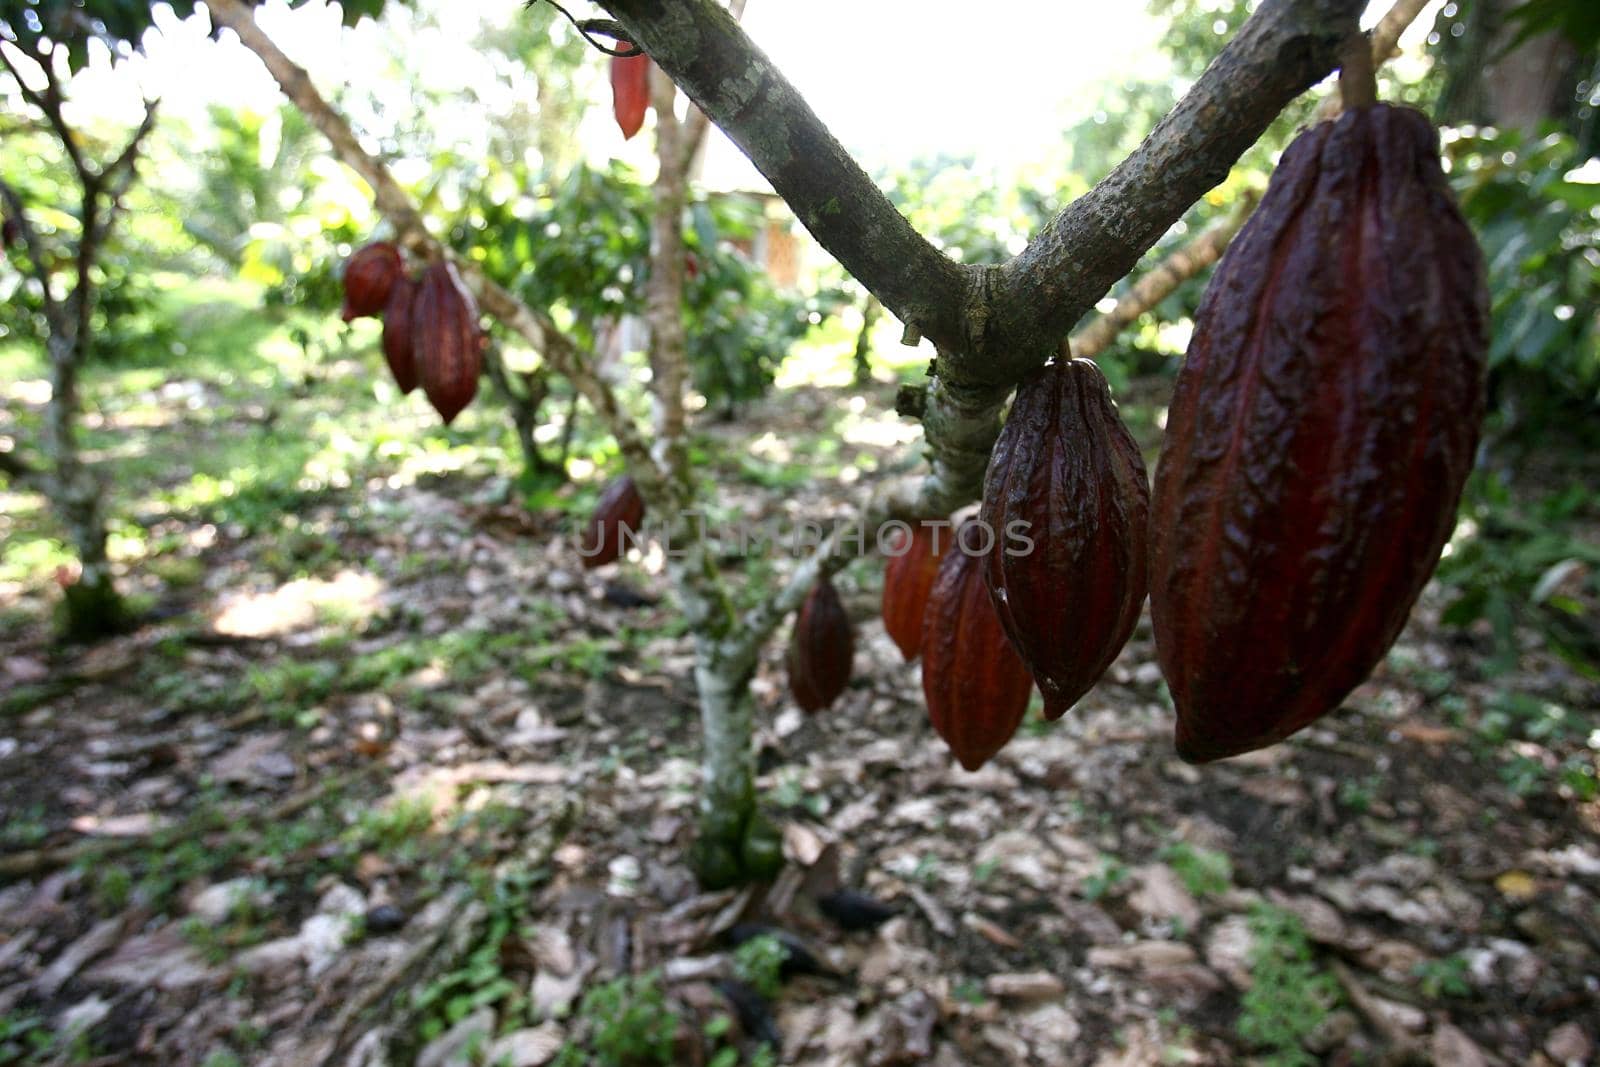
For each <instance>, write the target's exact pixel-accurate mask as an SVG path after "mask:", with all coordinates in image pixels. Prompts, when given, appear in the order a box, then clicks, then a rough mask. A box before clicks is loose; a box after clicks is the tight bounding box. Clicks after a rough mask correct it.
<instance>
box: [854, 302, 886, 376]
mask: <svg viewBox="0 0 1600 1067" xmlns="http://www.w3.org/2000/svg"><path fill="white" fill-rule="evenodd" d="M882 315H883V304H882V302H881V301H879V300H878V298H877V297H875V296H873V295H872V294H871V293H868V294H867V302H866V303H865V304H863V305H862V307H861V332H860V333H858V334H856V351H855V361H856V385H858V386H864V385H870V384H871V383H872V330H873V328H874V327H875V326H877V325H878V319H879V318H880V317H881V316H882Z"/></svg>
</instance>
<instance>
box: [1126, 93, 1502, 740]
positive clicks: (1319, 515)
mask: <svg viewBox="0 0 1600 1067" xmlns="http://www.w3.org/2000/svg"><path fill="white" fill-rule="evenodd" d="M1487 306H1488V294H1487V293H1486V291H1485V287H1484V268H1483V257H1482V254H1481V253H1480V251H1479V249H1478V246H1477V243H1476V242H1475V241H1474V240H1473V236H1472V233H1471V231H1470V230H1468V228H1467V226H1466V223H1465V222H1464V221H1463V220H1462V218H1461V214H1460V212H1459V211H1458V210H1457V207H1456V204H1455V201H1454V199H1453V198H1452V197H1451V194H1450V190H1449V188H1448V187H1447V185H1446V183H1445V178H1444V174H1443V173H1442V171H1441V169H1440V166H1439V152H1438V141H1437V138H1436V136H1435V133H1434V130H1433V127H1432V126H1431V125H1430V124H1429V122H1428V120H1427V119H1426V118H1425V117H1423V115H1422V114H1420V113H1419V112H1416V111H1413V110H1411V109H1409V108H1398V107H1389V106H1384V105H1379V106H1376V107H1370V108H1366V109H1362V110H1356V111H1350V112H1347V113H1346V114H1344V115H1343V116H1341V117H1340V118H1339V119H1338V120H1337V121H1335V122H1329V123H1323V124H1322V125H1319V126H1315V127H1313V128H1311V129H1309V130H1307V131H1305V132H1304V133H1302V134H1301V135H1300V136H1299V137H1298V138H1296V140H1295V141H1294V143H1293V144H1291V145H1290V146H1289V148H1288V150H1287V151H1286V152H1285V153H1284V155H1283V159H1282V162H1281V163H1280V164H1279V166H1278V170H1277V172H1276V173H1275V174H1274V175H1273V177H1272V181H1271V183H1270V184H1269V186H1268V188H1267V192H1266V195H1265V196H1264V197H1263V199H1262V202H1261V206H1260V207H1259V208H1258V209H1257V210H1256V212H1255V214H1254V216H1253V217H1252V218H1251V219H1250V222H1249V223H1248V225H1246V226H1245V228H1244V229H1243V230H1242V231H1241V233H1240V234H1239V237H1238V238H1237V239H1236V240H1235V241H1234V243H1233V247H1232V248H1231V249H1230V250H1229V251H1228V253H1227V256H1226V257H1225V258H1224V259H1223V261H1222V263H1221V264H1220V265H1219V266H1218V268H1217V273H1216V275H1215V277H1213V278H1212V280H1211V283H1210V285H1209V287H1208V288H1207V290H1206V294H1205V297H1204V298H1203V299H1202V301H1201V304H1200V308H1199V310H1198V313H1197V314H1196V317H1195V329H1194V334H1193V338H1192V340H1191V342H1190V345H1189V353H1188V358H1187V360H1186V361H1185V363H1184V366H1183V369H1182V371H1181V372H1180V374H1179V376H1178V381H1177V385H1176V390H1175V393H1174V396H1173V401H1172V406H1171V409H1170V412H1169V414H1168V419H1167V430H1166V441H1165V444H1164V446H1163V449H1162V453H1161V459H1160V463H1159V465H1158V467H1157V472H1156V485H1155V496H1154V504H1153V508H1152V516H1151V518H1152V522H1151V527H1152V534H1151V557H1150V559H1151V565H1150V582H1151V609H1152V616H1153V620H1154V624H1155V636H1156V648H1157V652H1158V655H1159V657H1160V661H1161V668H1162V671H1163V673H1164V674H1165V675H1166V678H1167V683H1168V685H1169V686H1170V687H1171V691H1172V698H1173V702H1174V703H1175V705H1176V706H1177V711H1178V724H1177V748H1178V754H1179V755H1180V756H1182V757H1183V758H1184V759H1186V760H1189V761H1191V762H1205V761H1208V760H1213V759H1220V758H1222V757H1225V756H1231V755H1235V754H1238V753H1240V752H1247V751H1249V750H1251V749H1256V748H1261V747H1264V746H1266V745H1270V744H1272V743H1274V742H1276V741H1280V740H1282V739H1283V738H1285V737H1287V736H1289V735H1290V734H1292V733H1294V732H1295V731H1297V730H1300V729H1302V728H1303V727H1305V726H1307V725H1308V724H1310V723H1312V722H1314V721H1315V720H1316V719H1317V718H1319V717H1320V716H1322V715H1323V714H1325V713H1327V712H1328V711H1330V710H1331V709H1333V708H1334V707H1336V706H1338V704H1339V702H1340V701H1342V700H1343V699H1344V698H1345V696H1347V695H1348V694H1349V692H1350V691H1351V690H1352V689H1354V688H1355V687H1356V686H1357V685H1359V684H1360V683H1361V682H1362V680H1363V679H1365V678H1366V677H1367V675H1368V674H1369V673H1370V672H1371V671H1372V669H1373V667H1374V666H1376V665H1377V663H1378V661H1379V660H1380V659H1381V658H1382V657H1383V654H1384V652H1385V650H1387V649H1388V647H1389V646H1390V644H1391V643H1393V641H1394V639H1395V637H1396V636H1397V635H1398V634H1399V632H1400V629H1401V627H1402V626H1403V625H1404V624H1405V621H1406V616H1407V615H1408V614H1409V613H1410V610H1411V606H1412V604H1413V603H1415V601H1416V599H1417V596H1418V595H1419V594H1420V593H1421V591H1422V588H1423V586H1424V585H1425V584H1426V582H1427V580H1428V576H1429V575H1430V574H1431V573H1432V572H1433V568H1434V564H1435V563H1436V562H1437V561H1438V559H1439V554H1440V551H1441V550H1442V548H1443V546H1444V544H1445V542H1446V541H1447V540H1448V538H1449V536H1450V533H1451V531H1452V530H1453V528H1454V526H1455V517H1456V505H1457V502H1458V500H1459V498H1460V495H1461V489H1462V485H1463V483H1464V482H1465V481H1466V478H1467V474H1468V472H1469V471H1470V469H1471V467H1472V461H1473V454H1474V452H1475V450H1476V447H1477V441H1478V427H1479V422H1480V420H1481V419H1482V416H1483V407H1484V367H1485V350H1486V347H1487Z"/></svg>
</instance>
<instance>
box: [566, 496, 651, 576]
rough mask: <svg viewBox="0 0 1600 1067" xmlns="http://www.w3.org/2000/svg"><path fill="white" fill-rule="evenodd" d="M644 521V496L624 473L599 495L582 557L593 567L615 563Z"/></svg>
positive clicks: (586, 535)
mask: <svg viewBox="0 0 1600 1067" xmlns="http://www.w3.org/2000/svg"><path fill="white" fill-rule="evenodd" d="M643 521H644V497H642V496H640V495H639V487H638V486H636V485H634V484H633V479H632V478H630V477H628V476H627V475H626V474H624V475H623V476H622V477H620V478H618V479H617V480H616V481H614V482H612V483H611V484H610V485H608V486H606V488H605V491H604V492H602V493H601V494H600V499H599V500H597V501H596V502H595V505H594V514H593V515H591V516H590V517H589V528H588V529H587V530H586V531H585V532H584V538H583V552H582V553H581V558H582V559H583V565H584V567H585V568H588V569H592V568H595V567H599V566H602V565H604V564H607V563H612V562H615V561H616V560H617V559H618V558H619V557H620V556H621V555H622V551H623V548H624V547H625V546H626V545H627V543H628V541H629V540H630V539H631V538H632V537H633V536H634V535H636V534H638V532H639V525H640V523H642V522H643Z"/></svg>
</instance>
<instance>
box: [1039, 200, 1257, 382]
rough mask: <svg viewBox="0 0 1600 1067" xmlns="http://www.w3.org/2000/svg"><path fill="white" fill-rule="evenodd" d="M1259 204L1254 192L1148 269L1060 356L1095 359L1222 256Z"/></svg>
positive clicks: (1063, 347) (1067, 346)
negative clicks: (1140, 317)
mask: <svg viewBox="0 0 1600 1067" xmlns="http://www.w3.org/2000/svg"><path fill="white" fill-rule="evenodd" d="M1255 206H1256V198H1255V196H1254V195H1253V194H1252V195H1250V196H1248V197H1246V198H1245V199H1244V201H1243V202H1242V203H1241V204H1240V205H1239V207H1238V208H1237V209H1236V210H1235V211H1234V212H1233V213H1232V214H1231V215H1228V216H1227V217H1226V218H1222V219H1218V220H1217V221H1216V222H1213V223H1212V224H1211V225H1210V226H1208V227H1206V228H1205V230H1203V231H1202V232H1201V233H1200V234H1199V235H1198V236H1197V237H1195V238H1194V239H1193V240H1191V241H1189V242H1188V243H1186V244H1184V245H1183V246H1182V247H1180V248H1178V249H1176V250H1175V251H1174V252H1173V253H1172V254H1171V255H1169V256H1167V257H1166V258H1165V259H1163V260H1162V261H1161V262H1160V263H1157V264H1156V265H1155V266H1154V267H1151V268H1150V269H1149V270H1147V271H1145V272H1144V274H1142V275H1140V276H1139V280H1138V281H1137V282H1135V283H1134V284H1133V286H1132V287H1130V288H1129V289H1128V291H1127V292H1126V293H1124V294H1122V297H1121V298H1120V299H1119V300H1118V301H1117V304H1116V307H1114V308H1112V309H1111V310H1110V311H1107V312H1105V313H1104V314H1101V315H1097V316H1095V317H1094V318H1093V319H1092V320H1090V322H1089V324H1088V325H1087V326H1085V327H1084V328H1083V329H1081V330H1079V331H1078V332H1077V333H1075V334H1073V335H1072V340H1071V341H1070V342H1063V344H1062V346H1061V351H1060V352H1059V355H1060V356H1061V357H1063V358H1071V357H1072V356H1077V357H1078V358H1080V359H1094V358H1095V357H1096V356H1098V355H1099V354H1100V353H1102V352H1104V351H1105V350H1106V349H1107V348H1109V347H1110V346H1111V342H1112V341H1114V340H1116V338H1117V334H1119V333H1121V332H1122V331H1123V329H1124V328H1126V327H1127V326H1128V324H1129V323H1131V322H1133V321H1134V320H1135V319H1137V318H1138V317H1139V316H1140V315H1143V314H1144V313H1145V312H1147V311H1149V310H1150V309H1151V308H1153V307H1155V306H1156V305H1157V304H1159V303H1161V301H1163V300H1165V299H1166V298H1167V297H1169V296H1171V295H1172V294H1173V292H1174V291H1176V290H1177V288H1178V286H1180V285H1182V284H1183V283H1184V282H1186V281H1188V280H1189V279H1190V278H1193V277H1194V276H1195V275H1196V274H1199V273H1200V272H1201V271H1203V270H1205V269H1206V268H1207V267H1209V266H1211V264H1213V263H1215V262H1216V261H1217V260H1219V259H1221V258H1222V253H1223V252H1224V251H1225V250H1226V249H1227V247H1228V243H1229V242H1230V241H1232V240H1233V238H1234V235H1235V234H1237V233H1238V232H1239V230H1240V229H1241V228H1242V227H1243V226H1244V224H1245V220H1246V219H1248V218H1249V217H1250V213H1251V212H1252V211H1254V210H1255Z"/></svg>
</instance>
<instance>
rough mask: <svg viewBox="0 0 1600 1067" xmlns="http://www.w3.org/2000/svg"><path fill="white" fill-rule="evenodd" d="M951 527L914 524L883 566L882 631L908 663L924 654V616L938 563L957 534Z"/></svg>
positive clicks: (900, 537)
mask: <svg viewBox="0 0 1600 1067" xmlns="http://www.w3.org/2000/svg"><path fill="white" fill-rule="evenodd" d="M954 532H955V531H954V530H953V529H951V527H950V526H949V524H942V525H938V526H923V525H921V524H920V523H914V524H912V525H911V529H910V531H909V532H907V531H904V530H899V531H896V535H897V536H896V537H895V540H894V542H893V544H892V545H891V549H892V550H891V551H890V552H889V553H888V554H887V562H886V563H885V564H884V566H883V628H884V629H885V630H887V631H888V632H889V637H890V638H892V639H893V641H894V643H895V644H896V645H898V646H899V648H900V654H901V655H902V656H904V657H905V658H906V661H907V662H908V663H909V662H910V661H911V660H914V659H916V658H917V655H918V653H920V652H921V651H922V616H923V612H924V610H925V609H926V608H927V606H928V591H929V590H930V589H932V588H933V579H934V577H935V576H936V575H937V574H938V573H939V561H940V560H942V559H943V558H944V554H945V552H946V551H948V550H949V548H950V544H951V537H952V535H953V534H954Z"/></svg>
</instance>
